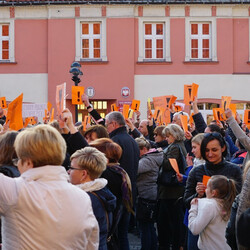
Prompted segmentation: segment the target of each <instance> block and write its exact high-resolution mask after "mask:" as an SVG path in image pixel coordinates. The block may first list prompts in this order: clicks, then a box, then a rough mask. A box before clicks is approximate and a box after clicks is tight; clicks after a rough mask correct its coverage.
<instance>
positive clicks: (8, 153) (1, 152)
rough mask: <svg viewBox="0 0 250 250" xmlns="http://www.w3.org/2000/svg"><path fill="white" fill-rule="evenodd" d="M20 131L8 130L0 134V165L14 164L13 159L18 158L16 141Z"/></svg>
mask: <svg viewBox="0 0 250 250" xmlns="http://www.w3.org/2000/svg"><path fill="white" fill-rule="evenodd" d="M17 135H18V133H17V132H16V131H8V132H6V133H5V134H3V135H1V136H0V165H1V166H3V165H8V166H13V162H12V160H13V159H15V158H17V155H16V151H15V148H14V142H15V140H16V136H17Z"/></svg>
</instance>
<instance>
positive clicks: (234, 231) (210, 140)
mask: <svg viewBox="0 0 250 250" xmlns="http://www.w3.org/2000/svg"><path fill="white" fill-rule="evenodd" d="M82 100H83V102H84V104H85V106H86V107H87V110H88V112H89V115H90V116H91V117H92V121H94V122H93V124H91V125H88V126H87V128H86V129H85V130H83V126H82V125H80V126H79V124H74V122H73V118H72V114H71V112H70V111H69V109H67V108H66V109H65V110H63V111H62V113H61V114H60V115H59V116H58V120H55V121H53V122H48V121H47V120H45V121H44V124H36V125H32V126H31V125H28V126H27V127H26V128H24V129H22V130H21V131H10V130H9V129H8V124H6V123H5V119H6V117H5V116H4V115H3V114H2V113H1V110H0V124H2V125H1V127H0V128H1V131H0V215H1V224H2V226H1V240H2V244H1V246H2V249H86V250H91V249H100V250H116V249H117V250H119V249H121V250H129V248H130V247H129V240H128V231H129V229H131V228H135V229H136V230H138V231H139V235H140V240H141V249H142V250H157V249H159V250H170V249H172V250H177V249H178V250H181V249H188V250H195V249H207V250H210V249H211V250H217V249H218V250H219V249H223V250H224V249H250V237H249V232H250V230H249V229H250V170H249V169H250V133H249V130H248V129H247V127H246V126H245V125H244V124H242V121H241V119H240V118H239V116H236V117H234V115H233V113H232V111H231V110H230V109H226V110H225V112H224V114H223V116H224V118H225V122H223V121H218V120H214V121H212V122H211V123H210V124H206V122H205V121H204V119H203V117H202V115H201V113H200V112H199V110H198V107H197V99H196V98H195V100H194V102H193V104H192V105H193V111H194V115H193V122H192V123H190V124H189V127H188V130H187V131H186V130H185V129H184V128H183V123H182V122H181V116H187V120H189V115H188V114H187V113H186V112H184V111H180V112H175V113H174V112H173V113H171V123H169V124H166V125H162V124H157V123H156V122H155V120H154V119H153V117H152V116H151V115H150V114H148V117H147V119H145V120H140V112H136V115H135V117H134V119H131V118H127V119H125V118H124V117H123V115H122V113H120V112H118V111H113V112H110V113H108V114H107V115H106V117H105V118H102V117H101V116H100V115H99V114H98V112H97V111H96V110H95V109H93V107H92V105H91V104H90V101H89V99H88V97H87V96H86V95H83V96H82Z"/></svg>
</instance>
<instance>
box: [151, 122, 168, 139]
mask: <svg viewBox="0 0 250 250" xmlns="http://www.w3.org/2000/svg"><path fill="white" fill-rule="evenodd" d="M164 128H166V126H164V125H161V126H157V127H156V128H155V129H154V133H155V134H157V135H159V136H161V137H163V138H165V137H166V136H165V135H164V134H163V133H162V132H163V130H164Z"/></svg>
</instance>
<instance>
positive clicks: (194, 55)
mask: <svg viewBox="0 0 250 250" xmlns="http://www.w3.org/2000/svg"><path fill="white" fill-rule="evenodd" d="M191 57H192V58H198V49H192V55H191Z"/></svg>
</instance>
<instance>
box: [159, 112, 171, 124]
mask: <svg viewBox="0 0 250 250" xmlns="http://www.w3.org/2000/svg"><path fill="white" fill-rule="evenodd" d="M161 117H162V119H161V120H162V125H168V124H169V123H171V117H170V111H169V109H165V110H164V109H162V116H161Z"/></svg>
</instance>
